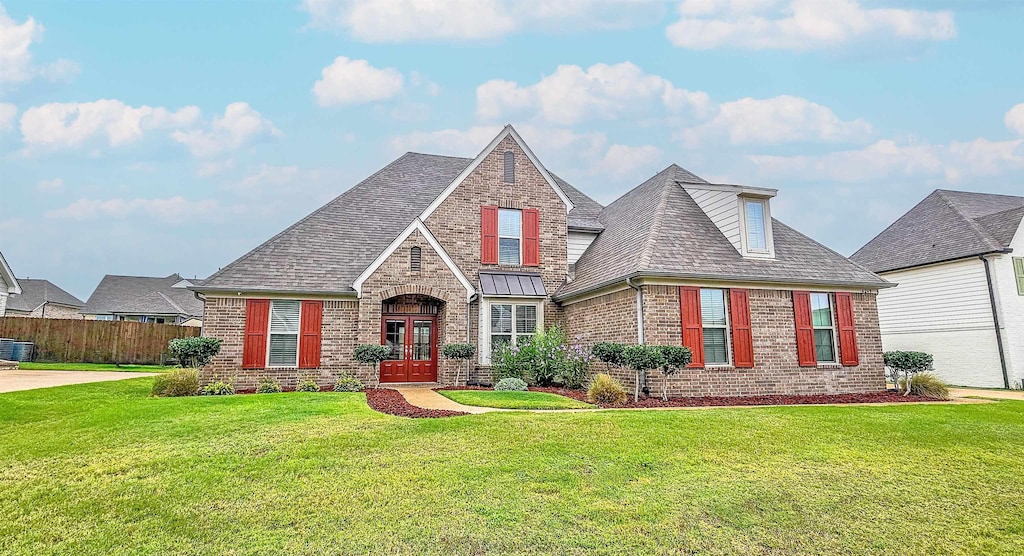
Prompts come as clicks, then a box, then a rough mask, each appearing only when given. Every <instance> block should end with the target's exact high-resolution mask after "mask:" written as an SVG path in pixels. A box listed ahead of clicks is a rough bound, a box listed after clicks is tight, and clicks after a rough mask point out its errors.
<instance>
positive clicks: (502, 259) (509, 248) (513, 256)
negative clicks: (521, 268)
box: [498, 237, 519, 264]
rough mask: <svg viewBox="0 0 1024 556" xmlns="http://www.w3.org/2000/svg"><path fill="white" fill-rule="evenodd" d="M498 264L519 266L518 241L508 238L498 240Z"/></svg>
mask: <svg viewBox="0 0 1024 556" xmlns="http://www.w3.org/2000/svg"><path fill="white" fill-rule="evenodd" d="M498 263H499V264H519V240H518V239H510V238H504V237H503V238H500V239H498Z"/></svg>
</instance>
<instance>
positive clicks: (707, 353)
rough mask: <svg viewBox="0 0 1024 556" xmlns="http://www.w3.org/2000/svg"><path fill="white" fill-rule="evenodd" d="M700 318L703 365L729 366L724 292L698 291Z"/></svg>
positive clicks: (727, 327)
mask: <svg viewBox="0 0 1024 556" xmlns="http://www.w3.org/2000/svg"><path fill="white" fill-rule="evenodd" d="M700 317H701V326H702V327H703V329H704V364H705V365H728V364H729V321H728V318H727V317H726V310H725V290H717V289H705V288H701V290H700Z"/></svg>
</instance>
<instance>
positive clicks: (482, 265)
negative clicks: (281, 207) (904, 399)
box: [192, 126, 890, 395]
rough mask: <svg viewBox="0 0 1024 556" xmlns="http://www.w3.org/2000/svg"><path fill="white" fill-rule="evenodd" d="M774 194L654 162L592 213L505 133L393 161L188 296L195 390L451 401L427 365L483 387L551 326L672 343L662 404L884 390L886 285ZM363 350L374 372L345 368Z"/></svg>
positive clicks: (590, 339) (589, 203) (607, 337)
mask: <svg viewBox="0 0 1024 556" xmlns="http://www.w3.org/2000/svg"><path fill="white" fill-rule="evenodd" d="M775 195H776V191H775V190H774V189H765V188H757V187H747V186H737V185H723V184H712V183H709V182H707V181H705V180H703V179H701V178H699V177H697V176H696V175H694V174H691V173H690V172H687V171H686V170H684V169H682V168H680V167H678V166H676V165H672V166H669V167H668V168H666V169H665V170H663V171H661V172H659V173H658V174H657V175H655V176H654V177H652V178H650V179H649V180H647V181H645V182H644V183H642V184H640V185H639V186H637V187H636V188H634V189H633V190H632V191H630V192H628V193H626V194H625V195H623V196H622V197H621V198H619V199H618V200H616V201H615V202H613V203H612V204H610V205H608V206H607V207H603V206H601V205H600V204H599V203H597V202H596V201H594V200H593V199H590V198H589V197H587V196H586V195H585V194H583V193H582V192H580V191H579V190H577V189H575V188H574V187H572V186H571V185H569V184H568V183H566V182H565V181H564V180H562V179H561V178H559V177H557V176H555V175H554V174H551V173H550V172H548V170H547V169H546V168H545V167H544V166H543V165H542V164H541V163H540V162H539V161H538V160H537V158H536V157H535V156H534V154H533V153H532V152H531V150H530V149H529V147H528V146H527V145H526V143H525V142H524V141H523V140H522V138H521V137H520V136H519V134H518V133H516V131H515V130H514V129H513V128H512V127H511V126H506V127H505V128H504V129H503V130H502V131H501V133H499V134H498V136H497V137H495V138H494V140H492V141H491V143H490V144H489V145H487V146H486V147H485V148H484V149H483V151H482V152H481V153H480V154H479V155H478V156H477V157H476V158H474V159H467V158H454V157H446V156H434V155H425V154H417V153H407V154H405V155H403V156H401V157H399V158H398V159H397V160H395V161H394V162H392V163H391V164H389V165H388V166H386V167H385V168H383V169H381V170H380V171H378V172H377V173H375V174H373V175H372V176H370V177H369V178H367V179H366V180H364V181H363V182H361V183H359V184H357V185H356V186H354V187H353V188H351V189H350V190H348V191H346V192H345V193H343V194H342V195H340V196H339V197H337V198H336V199H334V200H333V201H331V202H329V203H328V204H326V205H325V206H323V207H322V208H320V209H318V210H317V211H315V212H313V213H312V214H310V215H309V216H307V217H305V218H303V219H302V220H301V221H299V222H298V223H296V224H294V225H293V226H291V227H290V228H288V229H286V230H284V231H283V232H281V233H280V234H278V235H277V236H275V237H273V238H271V239H270V240H268V241H267V242H266V243H264V244H262V245H260V246H259V247H257V248H255V249H254V250H252V251H251V252H249V253H247V254H246V255H244V256H242V257H241V258H240V259H238V260H236V261H235V262H233V263H231V264H230V265H228V266H226V267H224V268H223V269H221V270H220V271H218V272H217V273H215V274H214V275H212V276H210V277H209V278H208V279H206V280H204V281H202V282H201V283H200V284H197V285H194V286H193V287H192V289H193V290H195V291H197V292H199V293H200V294H201V295H202V297H204V299H205V302H206V307H205V313H204V315H205V317H204V330H203V333H204V334H205V335H208V336H212V337H216V338H220V339H221V340H223V346H222V349H221V352H220V354H219V355H218V356H217V357H216V358H215V359H214V360H213V361H212V362H211V363H210V365H208V366H207V367H206V368H205V369H204V370H203V373H202V380H203V381H204V382H210V381H213V380H219V379H231V380H233V381H234V382H235V385H236V386H237V387H239V388H243V389H245V388H252V387H253V386H254V385H255V384H256V383H257V382H258V380H260V379H262V378H264V377H271V378H274V379H275V380H278V381H279V382H281V383H282V385H283V386H285V387H286V388H288V387H292V386H294V384H295V381H296V380H297V379H298V378H305V377H309V378H313V379H315V380H317V381H318V382H320V383H321V385H322V386H325V387H326V386H330V385H331V384H332V383H333V381H334V377H335V376H336V373H338V372H339V371H344V372H347V373H349V374H353V375H355V376H357V377H359V378H360V379H361V380H363V381H364V382H365V383H367V384H370V385H375V384H378V383H393V382H438V383H440V384H452V383H454V381H455V377H456V372H457V370H460V369H461V368H462V367H461V366H460V365H459V364H457V363H455V362H452V361H446V360H444V359H443V358H439V357H438V348H439V346H441V345H443V344H446V343H453V342H471V343H473V344H475V345H476V346H477V348H478V355H479V356H478V358H477V360H476V361H474V364H473V365H472V370H471V372H470V380H471V381H480V382H488V381H490V372H489V365H490V354H491V350H492V349H493V348H494V347H495V346H497V345H499V344H500V343H504V342H510V341H516V340H517V338H519V337H521V336H524V335H528V334H532V333H533V332H534V331H535V330H536V329H538V328H540V327H547V326H550V325H555V324H557V325H560V326H562V327H563V328H564V329H565V330H566V331H567V332H568V333H569V335H570V337H578V338H580V340H581V341H582V342H583V343H585V344H588V345H589V344H593V343H595V342H598V341H618V342H626V343H638V342H639V343H651V344H655V343H656V344H669V343H672V344H680V343H682V344H684V345H688V346H690V347H691V348H692V349H693V350H694V353H695V361H694V364H693V366H692V368H690V369H687V371H686V372H684V373H682V374H680V375H678V376H675V377H673V378H671V379H670V384H669V389H670V391H671V392H673V393H674V394H677V395H745V394H766V393H774V394H782V393H825V392H827V393H838V392H862V391H875V390H881V389H883V388H884V379H883V369H882V361H881V341H880V339H879V332H878V318H877V311H876V308H875V297H876V294H877V292H878V290H879V288H884V287H887V286H890V284H889V283H888V282H886V281H884V280H882V279H880V278H879V277H877V276H876V275H874V274H873V273H871V272H870V271H868V270H866V269H864V268H863V267H860V266H859V265H857V264H855V263H852V262H851V261H849V260H848V259H846V258H844V257H842V256H841V255H839V254H837V253H835V252H833V251H831V250H829V249H827V248H825V247H824V246H822V245H820V244H818V243H816V242H814V241H813V240H811V239H809V238H807V237H806V236H803V235H801V234H799V233H798V232H796V231H794V230H793V229H791V228H789V227H787V226H785V225H784V224H782V223H781V222H779V221H777V220H773V219H772V218H771V199H772V198H773V197H774V196H775ZM363 343H379V344H383V345H389V346H391V347H392V353H393V356H392V359H391V360H389V361H385V362H384V363H382V364H381V366H380V368H378V369H370V368H367V367H366V366H361V365H359V364H357V363H356V362H355V361H354V360H353V355H352V353H353V350H354V348H355V346H356V345H358V344H363ZM462 377H463V378H462V379H461V380H465V373H464V372H463V373H462ZM623 378H627V377H625V376H624V377H623ZM651 380H652V384H651V385H650V387H651V388H652V389H654V388H658V389H660V388H661V384H660V383H655V382H654V381H656V380H660V379H659V378H657V377H652V378H651Z"/></svg>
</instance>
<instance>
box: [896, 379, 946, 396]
mask: <svg viewBox="0 0 1024 556" xmlns="http://www.w3.org/2000/svg"><path fill="white" fill-rule="evenodd" d="M896 387H897V388H898V389H900V390H903V389H905V388H906V383H905V382H903V381H900V382H899V383H898V384H897V385H896ZM910 393H911V394H913V395H915V396H921V397H923V398H930V399H933V400H948V399H949V386H947V385H946V383H945V382H943V380H942V379H941V378H939V377H937V376H935V375H934V374H932V373H919V374H917V375H915V376H914V378H913V380H911V381H910Z"/></svg>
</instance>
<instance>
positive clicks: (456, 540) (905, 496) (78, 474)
mask: <svg viewBox="0 0 1024 556" xmlns="http://www.w3.org/2000/svg"><path fill="white" fill-rule="evenodd" d="M152 382H153V379H152V378H141V379H132V380H125V381H116V382H106V383H93V384H82V385H75V386H64V387H59V388H46V389H40V390H29V391H22V392H12V393H7V394H0V515H2V516H3V519H0V553H2V554H33V555H35V554H75V555H79V554H281V553H290V554H303V553H304V554H365V553H372V554H786V555H788V554H815V555H817V554H899V555H905V554H911V555H926V554H927V555H931V554H964V555H976V554H1020V548H1021V547H1022V546H1024V520H1021V519H1020V516H1021V514H1022V511H1024V481H1022V480H1021V470H1022V469H1024V402H1015V401H1001V402H998V403H978V404H957V405H951V404H921V405H917V404H906V405H895V406H883V407H879V406H856V407H855V406H845V407H831V406H821V407H763V408H748V409H709V410H697V411H599V412H580V413H548V414H542V413H522V412H506V413H502V412H498V413H488V414H485V415H467V416H461V417H452V418H443V419H408V418H402V417H394V416H390V415H385V414H381V413H377V412H375V411H373V410H371V409H369V408H368V407H367V406H366V402H365V396H364V395H363V394H361V393H333V392H330V393H327V392H324V393H285V394H263V395H237V396H225V397H190V398H163V399H158V398H150V397H149V396H148V394H149V391H150V387H151V385H152Z"/></svg>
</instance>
